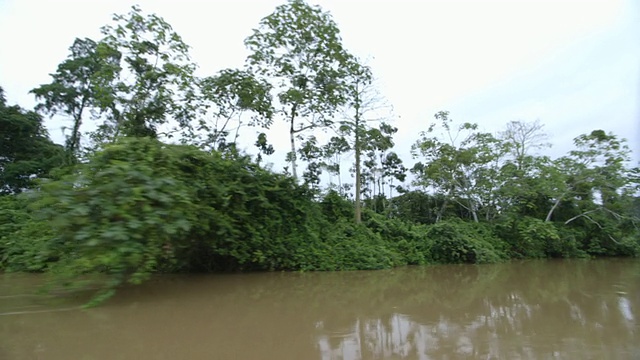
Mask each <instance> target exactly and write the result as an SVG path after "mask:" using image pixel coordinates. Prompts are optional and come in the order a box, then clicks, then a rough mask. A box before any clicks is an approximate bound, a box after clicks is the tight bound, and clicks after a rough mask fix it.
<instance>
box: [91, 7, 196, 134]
mask: <svg viewBox="0 0 640 360" xmlns="http://www.w3.org/2000/svg"><path fill="white" fill-rule="evenodd" d="M113 20H114V22H115V24H114V25H107V26H104V27H103V28H102V29H101V31H102V34H103V35H104V38H103V39H102V40H101V43H102V44H104V46H105V47H106V48H108V49H110V50H111V51H115V52H118V53H119V54H120V55H121V57H120V64H119V67H118V71H119V72H118V74H117V76H114V78H115V81H114V83H113V86H112V89H113V94H110V96H108V97H106V98H103V99H102V100H103V106H104V107H107V108H108V109H109V110H110V117H109V120H110V122H111V123H110V124H108V125H107V126H103V127H101V128H100V131H99V133H98V138H106V139H111V140H112V139H114V138H116V137H118V136H119V135H125V136H150V137H157V135H158V127H159V126H161V125H162V124H165V123H166V122H167V121H168V120H169V119H170V118H173V119H175V120H177V121H178V123H179V124H180V125H183V126H185V125H186V124H187V123H188V122H189V121H190V120H191V119H192V117H193V109H192V108H191V107H190V106H189V105H190V103H189V100H190V97H191V95H192V94H193V89H192V85H193V83H194V78H193V71H194V70H195V64H193V63H192V62H191V60H190V58H189V46H188V45H187V44H185V43H184V42H183V41H182V38H181V37H180V35H178V34H177V33H176V32H175V31H174V30H173V28H172V27H171V25H169V24H168V23H167V22H166V21H164V19H162V18H161V17H159V16H157V15H155V14H152V15H146V16H145V15H143V13H142V10H141V9H140V8H139V7H138V6H133V7H132V8H131V11H130V12H129V13H128V14H126V15H114V17H113Z"/></svg>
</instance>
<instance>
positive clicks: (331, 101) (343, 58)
mask: <svg viewBox="0 0 640 360" xmlns="http://www.w3.org/2000/svg"><path fill="white" fill-rule="evenodd" d="M245 45H246V46H247V48H248V49H249V50H250V51H251V55H249V57H248V58H247V63H248V66H249V68H250V69H251V70H252V71H253V72H254V73H256V74H258V75H260V76H264V77H266V78H268V79H269V81H271V82H272V83H273V84H275V92H276V94H277V99H278V101H279V103H280V106H281V110H280V111H279V113H281V114H282V115H283V116H284V119H285V121H287V122H288V124H289V138H290V143H291V152H290V153H289V156H288V161H290V162H291V170H292V174H293V176H294V178H297V177H298V171H297V162H296V160H297V151H296V138H297V137H298V136H302V134H303V133H304V132H305V131H306V130H310V129H314V128H319V127H326V126H329V125H331V124H332V123H333V121H332V116H333V114H334V113H335V111H336V109H337V108H338V106H340V105H342V104H344V103H345V102H346V96H347V91H348V88H347V86H346V82H345V78H346V71H347V69H348V67H347V64H348V62H349V60H350V59H351V56H350V55H349V54H348V52H347V51H346V50H345V49H344V48H343V46H342V39H341V38H340V31H339V30H338V26H337V25H336V23H335V22H334V21H333V19H332V17H331V15H330V14H329V13H326V12H323V11H322V10H321V9H320V7H318V6H311V5H309V4H307V3H306V2H304V1H303V0H290V1H289V2H287V3H286V4H284V5H281V6H278V7H277V8H276V9H275V11H274V12H273V13H272V14H271V15H269V16H267V17H265V18H264V19H262V20H261V21H260V26H259V27H258V29H255V30H254V31H253V34H252V35H250V36H249V37H248V38H247V39H246V40H245Z"/></svg>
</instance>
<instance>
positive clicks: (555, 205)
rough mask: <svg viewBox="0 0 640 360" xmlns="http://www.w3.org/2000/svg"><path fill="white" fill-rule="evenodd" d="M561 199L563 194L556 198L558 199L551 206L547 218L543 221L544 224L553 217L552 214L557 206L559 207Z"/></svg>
mask: <svg viewBox="0 0 640 360" xmlns="http://www.w3.org/2000/svg"><path fill="white" fill-rule="evenodd" d="M563 197H564V194H562V195H560V196H558V199H557V200H556V202H555V203H554V204H553V206H552V207H551V209H550V210H549V212H548V213H547V217H546V218H545V219H544V221H545V222H549V221H551V216H552V215H553V212H554V211H555V210H556V208H557V207H558V205H560V202H561V201H562V198H563Z"/></svg>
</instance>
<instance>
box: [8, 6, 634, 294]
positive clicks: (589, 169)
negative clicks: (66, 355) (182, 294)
mask: <svg viewBox="0 0 640 360" xmlns="http://www.w3.org/2000/svg"><path fill="white" fill-rule="evenodd" d="M101 34H102V37H101V38H99V39H89V38H78V39H76V40H75V41H74V42H73V44H71V46H70V48H69V54H68V57H67V58H66V59H64V60H63V61H62V62H60V64H59V65H58V67H57V69H55V71H54V72H53V73H51V74H50V76H51V82H49V83H47V84H41V85H40V86H38V87H36V88H34V89H33V90H31V94H32V95H33V96H35V98H36V99H37V101H38V105H37V106H36V107H35V109H33V110H28V109H24V108H22V107H20V106H19V105H11V104H8V103H7V101H6V97H5V95H4V92H3V90H2V88H0V129H1V130H2V134H1V138H2V142H1V143H0V204H1V205H0V272H42V273H47V274H51V275H54V277H55V278H56V279H58V281H62V282H63V283H65V284H67V285H69V286H76V287H79V288H81V287H83V286H94V287H95V286H96V284H98V285H99V289H100V290H99V292H98V293H97V297H96V299H95V300H96V302H99V301H100V300H104V299H106V298H107V297H109V296H111V295H112V294H113V293H114V292H115V289H116V288H117V287H118V286H121V285H123V284H125V283H132V284H138V283H140V282H142V281H144V280H146V279H148V278H149V277H150V276H151V275H152V274H155V273H177V272H237V271H337V270H374V269H383V268H391V267H397V266H405V265H426V264H436V263H475V264H480V263H493V262H500V261H507V260H509V259H529V258H591V257H599V256H638V255H640V230H639V228H638V225H639V221H640V196H639V190H640V169H639V168H638V167H637V166H636V167H633V166H632V165H631V151H630V149H629V147H628V145H627V144H626V141H625V140H624V139H623V138H621V137H619V136H618V135H616V134H613V133H609V132H607V131H606V130H603V129H594V130H593V131H591V132H589V133H586V134H583V135H580V136H578V137H576V138H575V139H574V144H573V149H572V150H571V151H569V152H568V153H567V154H565V155H564V156H561V157H557V158H551V157H549V156H546V155H544V150H545V149H547V148H548V147H550V146H551V145H550V144H549V143H548V137H547V135H546V134H545V132H544V126H543V124H542V123H540V122H539V121H536V122H524V121H511V122H509V123H507V124H505V125H504V127H503V129H502V131H499V132H497V133H495V134H493V133H487V132H483V131H482V130H481V128H480V126H479V124H475V123H468V122H465V123H456V122H454V121H453V120H452V116H451V114H450V113H449V112H447V111H440V112H438V113H437V114H435V116H434V118H433V119H431V120H429V121H428V122H427V124H429V125H428V127H426V128H424V129H419V130H420V131H419V132H416V139H415V142H414V143H413V145H412V158H411V159H403V158H401V157H400V156H399V155H398V154H397V153H396V152H394V145H395V144H394V134H395V133H396V132H397V130H398V129H397V128H396V127H394V126H393V118H391V117H388V118H387V117H385V116H382V117H381V116H379V115H380V113H381V111H380V109H384V108H385V106H387V105H386V104H385V101H384V100H383V99H382V98H381V96H380V94H379V92H378V91H377V89H376V85H375V84H376V82H375V75H374V73H373V69H371V68H370V67H369V66H367V65H366V64H365V63H364V62H363V61H362V60H361V59H359V58H358V57H357V56H354V55H353V54H351V53H350V52H349V51H348V50H347V49H346V48H345V47H344V46H343V43H342V39H341V36H340V31H339V29H338V26H337V24H336V23H335V22H334V20H333V19H332V17H331V15H330V13H328V12H325V11H324V10H323V9H321V8H319V7H317V6H312V5H309V4H307V3H306V2H305V1H303V0H289V1H288V2H286V3H284V4H283V5H281V6H278V7H277V8H276V9H275V10H274V11H273V13H271V14H270V15H268V16H266V17H265V18H263V19H262V20H261V21H260V23H259V24H257V27H256V28H255V29H254V30H253V31H252V33H251V35H250V36H248V37H247V38H246V39H245V46H246V48H247V50H248V51H249V54H250V55H249V56H248V57H247V59H246V61H245V64H243V66H242V67H239V68H232V69H222V70H220V71H219V72H217V73H215V74H212V75H210V76H204V77H203V76H197V75H196V74H197V68H198V67H197V64H196V63H195V62H194V61H193V60H192V59H191V57H190V54H189V49H190V48H189V46H188V45H187V44H186V43H184V41H183V40H182V38H181V37H180V36H179V35H178V34H177V33H176V32H175V31H174V29H173V28H172V27H171V26H170V25H169V24H168V23H167V22H166V21H165V20H164V19H163V18H161V17H159V16H158V15H155V14H145V13H144V12H143V11H142V9H140V8H139V7H137V6H134V7H132V8H131V10H130V12H128V13H126V14H120V15H114V17H113V22H112V23H111V24H108V25H106V26H104V27H102V28H101ZM46 119H50V120H49V121H54V120H55V119H58V120H59V119H64V123H65V136H66V141H65V143H64V144H56V143H54V142H53V141H52V140H51V138H50V137H49V134H48V132H47V130H46V127H45V123H44V122H45V121H47V120H46ZM275 124H280V125H285V126H286V128H285V127H283V129H286V131H287V132H288V133H287V134H282V135H283V138H285V137H286V139H287V147H289V148H290V150H289V152H288V153H287V154H286V162H287V166H285V167H284V168H283V169H282V170H276V169H274V166H273V165H272V163H270V162H269V161H270V157H272V156H273V155H274V152H275V149H274V146H273V143H271V142H270V140H269V138H268V136H267V135H268V134H267V133H268V131H267V130H269V129H272V128H273V126H274V125H275ZM253 132H255V134H256V135H255V136H254V135H252V134H253ZM247 147H251V148H252V149H254V150H255V151H254V152H253V153H249V152H247V151H246V150H244V149H246V148H247ZM346 179H348V180H346Z"/></svg>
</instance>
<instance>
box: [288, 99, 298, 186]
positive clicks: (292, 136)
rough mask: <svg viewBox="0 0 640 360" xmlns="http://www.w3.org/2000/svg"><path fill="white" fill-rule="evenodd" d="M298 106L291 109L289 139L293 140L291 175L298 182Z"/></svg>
mask: <svg viewBox="0 0 640 360" xmlns="http://www.w3.org/2000/svg"><path fill="white" fill-rule="evenodd" d="M296 108H297V104H293V106H292V107H291V127H290V128H289V139H290V140H291V174H293V178H294V179H295V180H296V181H297V180H298V170H297V163H296V136H295V135H296V131H295V129H294V121H295V119H296Z"/></svg>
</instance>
